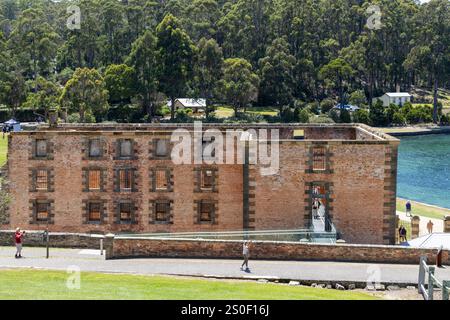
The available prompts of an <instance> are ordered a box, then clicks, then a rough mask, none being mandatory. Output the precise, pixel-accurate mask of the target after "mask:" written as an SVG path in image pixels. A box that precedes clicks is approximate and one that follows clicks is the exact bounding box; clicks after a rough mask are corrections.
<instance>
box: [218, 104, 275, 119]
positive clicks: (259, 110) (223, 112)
mask: <svg viewBox="0 0 450 320" xmlns="http://www.w3.org/2000/svg"><path fill="white" fill-rule="evenodd" d="M247 113H251V114H259V115H261V116H264V115H268V116H276V115H278V109H276V108H270V107H252V108H247ZM215 114H216V117H218V118H227V117H232V116H233V115H234V110H233V108H232V107H227V106H221V107H217V108H216V111H215Z"/></svg>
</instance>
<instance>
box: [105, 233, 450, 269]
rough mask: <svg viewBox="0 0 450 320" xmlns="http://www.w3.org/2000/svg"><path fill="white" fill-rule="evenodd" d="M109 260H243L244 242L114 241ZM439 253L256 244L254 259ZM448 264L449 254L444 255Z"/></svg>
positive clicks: (390, 259)
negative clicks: (156, 258)
mask: <svg viewBox="0 0 450 320" xmlns="http://www.w3.org/2000/svg"><path fill="white" fill-rule="evenodd" d="M105 250H106V258H107V259H117V258H130V257H135V258H136V257H161V258H164V257H177V258H221V259H238V258H239V259H240V258H241V257H242V241H223V240H222V241H220V240H187V239H186V240H180V239H143V238H135V239H130V238H120V237H118V238H115V239H114V240H112V241H110V242H107V245H106V247H105ZM437 252H438V249H418V248H410V247H396V246H385V245H356V244H354V245H351V244H335V245H328V244H310V243H298V242H267V241H254V242H253V245H252V247H251V250H250V256H251V259H269V260H300V261H308V260H310V261H345V262H368V263H398V264H417V265H418V264H419V258H420V256H422V255H425V256H427V258H428V262H429V263H430V264H432V263H435V262H436V255H437ZM442 261H443V262H444V264H447V265H448V264H449V263H450V259H449V252H448V251H444V252H443V260H442Z"/></svg>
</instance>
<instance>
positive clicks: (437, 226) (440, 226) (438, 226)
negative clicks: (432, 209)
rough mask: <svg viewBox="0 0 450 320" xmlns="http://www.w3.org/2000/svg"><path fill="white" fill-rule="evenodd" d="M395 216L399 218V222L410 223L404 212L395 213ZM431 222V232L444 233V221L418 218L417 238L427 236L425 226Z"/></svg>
mask: <svg viewBox="0 0 450 320" xmlns="http://www.w3.org/2000/svg"><path fill="white" fill-rule="evenodd" d="M397 215H398V216H399V218H400V220H401V221H408V222H411V218H410V217H407V216H406V213H405V212H402V211H397ZM430 220H431V222H433V224H434V225H433V232H443V231H444V220H441V219H432V218H427V217H423V216H420V223H419V236H424V235H427V234H428V229H427V224H428V221H430Z"/></svg>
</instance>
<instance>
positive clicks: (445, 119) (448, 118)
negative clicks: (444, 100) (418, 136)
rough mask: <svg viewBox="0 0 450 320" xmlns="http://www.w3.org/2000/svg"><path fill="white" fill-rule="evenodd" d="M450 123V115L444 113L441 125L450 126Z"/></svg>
mask: <svg viewBox="0 0 450 320" xmlns="http://www.w3.org/2000/svg"><path fill="white" fill-rule="evenodd" d="M449 124H450V116H449V115H445V114H443V115H442V116H441V125H443V126H448V125H449Z"/></svg>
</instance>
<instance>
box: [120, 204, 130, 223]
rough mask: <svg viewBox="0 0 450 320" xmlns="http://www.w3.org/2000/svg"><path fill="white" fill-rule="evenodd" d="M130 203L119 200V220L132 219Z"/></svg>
mask: <svg viewBox="0 0 450 320" xmlns="http://www.w3.org/2000/svg"><path fill="white" fill-rule="evenodd" d="M131 213H132V204H131V203H130V202H121V203H120V204H119V217H120V221H131V220H132V214H131Z"/></svg>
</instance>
